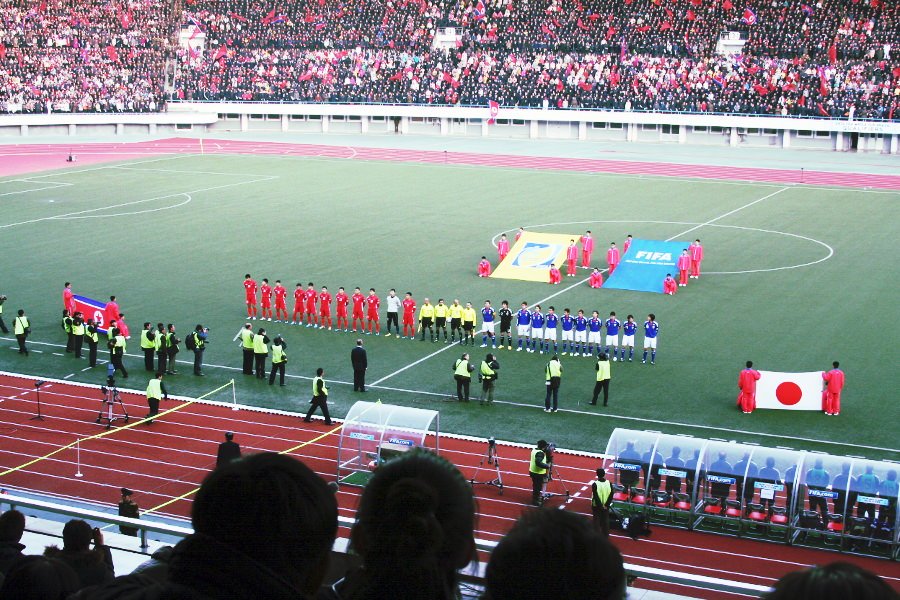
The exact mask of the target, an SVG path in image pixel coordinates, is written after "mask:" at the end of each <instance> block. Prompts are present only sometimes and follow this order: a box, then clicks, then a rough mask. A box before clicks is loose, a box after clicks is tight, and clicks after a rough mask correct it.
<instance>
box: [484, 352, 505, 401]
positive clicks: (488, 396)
mask: <svg viewBox="0 0 900 600" xmlns="http://www.w3.org/2000/svg"><path fill="white" fill-rule="evenodd" d="M499 370H500V363H499V362H497V360H496V359H495V358H494V355H493V354H488V355H487V356H485V357H484V360H483V361H481V372H480V374H479V379H481V392H482V393H481V405H482V406H484V404H485V402H486V403H488V404H493V403H494V382H495V381H497V371H499Z"/></svg>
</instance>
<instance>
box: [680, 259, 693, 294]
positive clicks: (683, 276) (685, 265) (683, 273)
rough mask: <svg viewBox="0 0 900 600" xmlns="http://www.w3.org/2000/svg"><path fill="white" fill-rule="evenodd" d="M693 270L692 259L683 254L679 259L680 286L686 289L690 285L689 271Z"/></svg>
mask: <svg viewBox="0 0 900 600" xmlns="http://www.w3.org/2000/svg"><path fill="white" fill-rule="evenodd" d="M690 268H691V257H690V256H689V255H687V254H682V255H681V256H679V257H678V274H679V276H680V277H679V281H678V285H680V286H682V287H684V286H686V285H687V284H688V270H689V269H690Z"/></svg>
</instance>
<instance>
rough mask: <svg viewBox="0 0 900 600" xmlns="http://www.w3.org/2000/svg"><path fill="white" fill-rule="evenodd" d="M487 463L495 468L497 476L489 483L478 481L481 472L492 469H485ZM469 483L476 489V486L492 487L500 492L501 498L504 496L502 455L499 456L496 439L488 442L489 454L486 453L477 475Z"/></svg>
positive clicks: (477, 468) (476, 469) (476, 471)
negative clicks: (501, 468) (501, 471)
mask: <svg viewBox="0 0 900 600" xmlns="http://www.w3.org/2000/svg"><path fill="white" fill-rule="evenodd" d="M485 463H487V464H488V465H493V466H494V473H495V474H496V475H497V476H496V477H495V478H493V479H491V480H489V481H477V479H478V473H479V471H481V469H489V468H490V467H485V466H484V464H485ZM469 483H470V484H471V485H472V487H475V486H476V485H492V486H494V487H495V488H497V489H498V490H500V495H501V496H502V495H503V476H502V475H501V474H500V455H499V454H497V442H496V441H494V438H490V439H489V440H488V447H487V452H485V455H484V456H483V457H481V460H480V461H479V462H478V466H477V467H476V468H475V474H474V475H473V476H472V479H470V480H469Z"/></svg>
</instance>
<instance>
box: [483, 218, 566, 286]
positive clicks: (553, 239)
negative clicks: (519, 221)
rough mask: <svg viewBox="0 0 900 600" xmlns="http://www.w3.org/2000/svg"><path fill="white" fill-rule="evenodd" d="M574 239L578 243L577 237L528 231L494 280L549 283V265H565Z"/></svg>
mask: <svg viewBox="0 0 900 600" xmlns="http://www.w3.org/2000/svg"><path fill="white" fill-rule="evenodd" d="M572 239H576V240H577V239H578V236H575V235H568V234H562V233H534V232H532V231H526V232H525V233H523V234H522V236H521V237H520V238H519V239H518V240H516V243H515V244H513V247H512V248H510V251H509V254H507V255H506V258H504V259H503V262H501V263H500V264H499V265H497V268H496V269H494V272H493V273H491V278H499V279H519V280H522V281H541V282H544V283H549V282H550V265H551V264H555V265H556V266H557V267H559V266H561V265H562V264H563V262H564V261H565V259H566V248H567V247H568V246H569V241H570V240H572Z"/></svg>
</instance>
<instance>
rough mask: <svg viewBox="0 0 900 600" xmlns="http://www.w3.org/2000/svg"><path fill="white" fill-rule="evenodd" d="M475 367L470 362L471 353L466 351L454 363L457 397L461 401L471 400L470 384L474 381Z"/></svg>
mask: <svg viewBox="0 0 900 600" xmlns="http://www.w3.org/2000/svg"><path fill="white" fill-rule="evenodd" d="M474 370H475V367H474V366H472V363H470V362H469V353H468V352H465V353H463V355H462V358H458V359H456V362H455V363H453V379H455V380H456V397H457V398H458V399H459V401H460V402H468V401H469V384H471V383H472V371H474Z"/></svg>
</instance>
